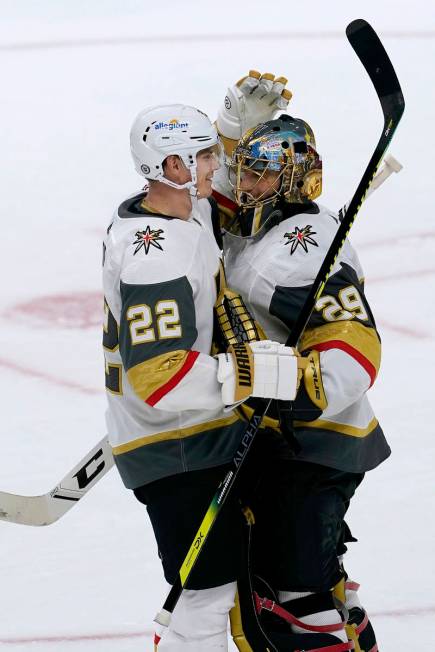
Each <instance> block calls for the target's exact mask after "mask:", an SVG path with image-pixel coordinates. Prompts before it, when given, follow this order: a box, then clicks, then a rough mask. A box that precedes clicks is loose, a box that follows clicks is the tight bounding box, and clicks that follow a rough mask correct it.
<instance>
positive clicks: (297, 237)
mask: <svg viewBox="0 0 435 652" xmlns="http://www.w3.org/2000/svg"><path fill="white" fill-rule="evenodd" d="M311 229H312V226H311V224H307V226H304V228H303V229H300V228H299V227H298V226H297V227H295V230H294V231H291V233H284V238H288V240H287V242H285V243H284V244H285V245H288V244H289V245H291V247H290V256H291V255H292V254H294V252H295V251H296V249H297V248H298V247H299V246H301V247H302V249H303V250H304V251H306V252H307V253H308V245H309V244H310V245H314V247H318V246H319V245H318V244H317V242H316V241H315V240H314V238H313V235H316V231H312V230H311Z"/></svg>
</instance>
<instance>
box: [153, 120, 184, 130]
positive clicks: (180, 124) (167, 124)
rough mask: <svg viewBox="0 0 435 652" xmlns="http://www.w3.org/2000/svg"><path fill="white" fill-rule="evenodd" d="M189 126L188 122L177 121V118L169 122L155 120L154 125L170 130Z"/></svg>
mask: <svg viewBox="0 0 435 652" xmlns="http://www.w3.org/2000/svg"><path fill="white" fill-rule="evenodd" d="M188 126H189V123H188V122H178V120H177V119H175V118H174V119H173V120H169V122H157V124H155V125H154V129H168V130H169V131H172V130H173V129H186V127H188Z"/></svg>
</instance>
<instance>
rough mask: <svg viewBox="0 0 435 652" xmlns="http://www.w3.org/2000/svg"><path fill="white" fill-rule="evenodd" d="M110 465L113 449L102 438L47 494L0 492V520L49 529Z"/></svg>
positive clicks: (112, 461) (95, 482)
mask: <svg viewBox="0 0 435 652" xmlns="http://www.w3.org/2000/svg"><path fill="white" fill-rule="evenodd" d="M113 464H114V460H113V455H112V449H111V447H110V445H109V442H108V440H107V437H105V438H104V439H102V440H101V441H100V442H98V444H97V445H96V446H94V448H93V449H92V450H91V451H89V453H87V455H86V456H85V457H84V458H83V459H82V460H81V461H80V462H79V463H78V464H76V466H75V467H74V468H73V469H72V470H71V471H70V472H69V473H67V474H66V476H65V477H64V478H62V480H61V481H60V482H59V483H58V484H57V485H56V486H55V487H54V489H52V490H51V491H49V492H48V493H46V494H43V495H42V496H20V495H17V494H9V493H6V492H4V491H0V520H3V521H9V522H10V523H21V524H22V525H50V524H51V523H54V522H55V521H57V520H58V519H59V518H61V516H63V515H64V514H65V513H66V512H68V511H69V510H70V509H71V507H73V506H74V505H75V504H76V503H77V502H78V501H79V500H80V498H82V497H83V496H84V495H85V493H87V492H88V491H89V489H91V488H92V487H93V486H94V485H95V484H97V482H98V480H100V479H101V478H102V477H103V475H105V474H106V473H107V471H109V469H111V468H112V466H113Z"/></svg>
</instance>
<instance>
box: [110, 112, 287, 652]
mask: <svg viewBox="0 0 435 652" xmlns="http://www.w3.org/2000/svg"><path fill="white" fill-rule="evenodd" d="M131 151H132V155H133V159H134V163H135V167H136V169H137V171H138V172H139V173H140V174H141V175H142V176H144V177H145V178H146V179H147V180H148V183H149V189H148V190H147V191H146V192H140V193H138V194H137V195H136V196H134V197H130V198H128V199H127V200H126V201H124V202H123V203H122V204H121V205H120V206H119V208H118V209H117V210H116V212H115V215H114V217H113V220H112V222H111V223H110V226H109V227H108V229H107V237H106V239H105V243H104V265H103V282H104V294H105V327H104V339H103V344H104V349H105V358H106V388H107V395H108V402H109V408H108V411H107V427H108V434H109V440H110V443H111V446H112V448H113V454H114V458H115V461H116V465H117V467H118V470H119V472H120V474H121V477H122V480H123V482H124V484H125V485H126V487H127V488H129V489H132V490H133V491H134V493H135V495H136V497H137V498H138V500H139V501H140V502H142V503H144V504H145V505H146V506H147V511H148V514H149V517H150V520H151V523H152V526H153V529H154V533H155V536H156V541H157V545H158V549H159V555H160V557H161V560H162V564H163V569H164V574H165V577H166V579H167V581H168V582H169V583H173V582H174V580H175V578H176V576H177V573H178V571H179V569H180V566H181V563H182V561H183V559H184V556H185V554H186V552H187V550H188V549H189V547H190V544H191V543H192V540H193V537H194V534H195V532H196V530H197V527H198V525H199V523H200V522H201V520H202V517H203V515H204V513H205V511H206V509H207V507H208V505H209V502H210V500H211V498H212V496H213V494H214V492H215V490H216V487H217V486H218V484H219V482H220V480H221V479H222V478H223V477H224V475H225V472H226V470H227V467H226V465H227V464H228V463H229V462H230V461H231V459H232V455H233V452H234V451H235V449H236V448H237V445H238V443H239V440H240V437H241V434H242V433H243V431H244V428H245V425H244V423H243V421H242V420H241V419H240V417H239V416H238V414H237V413H236V412H234V411H232V410H231V406H232V405H235V404H239V403H241V402H242V401H243V400H245V399H246V398H247V397H248V396H250V395H252V396H257V397H269V398H283V399H291V398H294V396H295V395H296V391H297V385H298V378H299V376H300V371H299V369H298V367H299V361H300V358H299V357H298V356H295V355H294V352H293V350H292V349H289V348H288V347H283V346H281V345H279V344H276V343H273V342H266V343H264V342H263V343H262V342H260V343H253V344H252V345H251V346H249V359H250V363H249V368H248V371H249V373H248V374H246V369H245V370H244V371H245V373H244V374H243V382H242V380H241V377H242V374H241V373H239V371H240V369H239V367H238V359H237V355H236V354H235V353H234V354H225V353H222V354H219V355H217V356H216V357H214V356H213V355H212V345H213V306H214V303H215V300H216V297H217V292H218V291H219V283H220V282H221V279H222V278H223V275H222V269H221V267H222V266H221V260H220V259H221V252H220V249H219V247H218V246H217V244H216V241H215V237H214V234H213V225H212V205H211V204H212V202H210V201H209V200H208V197H209V196H210V194H211V191H212V185H211V183H212V178H213V174H214V172H215V171H216V170H217V169H218V168H219V151H220V144H219V138H218V135H217V133H216V130H215V128H214V127H213V126H212V125H211V123H210V121H209V119H208V118H207V116H206V115H205V114H203V113H202V112H200V111H198V110H197V109H195V108H193V107H189V106H184V105H178V104H176V105H169V106H159V107H153V108H150V109H146V110H145V111H142V112H141V113H140V114H139V115H138V117H137V118H136V120H135V122H134V124H133V127H132V130H131ZM247 346H248V345H247ZM247 350H248V349H247ZM245 366H246V365H245ZM247 375H248V377H249V383H248V384H247V382H246V377H247ZM289 378H293V388H292V387H291V385H292V382H289ZM283 379H284V380H285V382H284V384H283ZM241 527H242V525H241V519H240V509H239V506H238V504H237V501H236V500H235V499H234V500H233V502H232V503H231V501H229V504H228V505H227V507H226V509H225V511H224V513H223V514H222V516H221V517H220V518H219V520H218V522H217V524H216V526H215V528H214V530H213V536H210V541H209V542H208V543H207V546H206V548H205V552H204V553H203V555H202V556H201V557H200V559H199V560H198V563H197V565H196V567H195V568H194V570H193V571H192V574H191V576H190V578H189V582H188V590H186V591H184V593H183V595H182V597H181V599H180V602H179V604H178V605H177V608H176V609H175V612H174V615H173V618H172V622H171V627H170V629H169V631H168V632H167V634H165V636H164V637H163V638H162V639H161V640H160V641H159V638H158V637H156V640H155V644H156V646H157V644H158V649H159V652H200V651H201V652H203V651H204V650H210V651H211V650H220V651H223V650H226V649H227V618H228V612H229V610H230V609H231V607H232V606H233V604H234V595H235V588H236V585H235V580H236V577H237V575H238V572H239V565H240V549H241V546H240V543H239V539H238V537H239V536H240V535H241ZM222 550H225V554H224V555H223V554H222ZM146 590H152V589H151V588H150V587H148V588H147V589H146Z"/></svg>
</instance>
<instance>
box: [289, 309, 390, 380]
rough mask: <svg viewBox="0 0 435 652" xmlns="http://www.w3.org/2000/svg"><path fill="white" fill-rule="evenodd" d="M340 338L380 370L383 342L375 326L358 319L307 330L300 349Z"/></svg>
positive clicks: (308, 348)
mask: <svg viewBox="0 0 435 652" xmlns="http://www.w3.org/2000/svg"><path fill="white" fill-rule="evenodd" d="M332 340H340V341H341V342H344V343H345V344H349V346H351V347H353V348H354V349H356V350H357V351H359V353H361V354H362V355H363V356H364V357H365V358H367V360H368V361H369V362H370V363H371V364H372V365H373V367H374V368H375V369H376V373H377V372H378V371H379V367H380V364H381V343H380V340H379V337H378V334H377V333H376V331H375V329H374V328H369V327H367V326H363V325H362V324H360V323H359V322H357V321H340V322H336V323H334V324H324V325H322V326H318V327H317V328H311V329H309V330H306V331H305V333H304V334H303V335H302V337H301V340H300V343H299V347H298V348H299V350H300V351H301V352H302V351H309V350H310V349H311V348H313V347H315V346H316V344H325V343H327V342H330V341H332Z"/></svg>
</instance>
